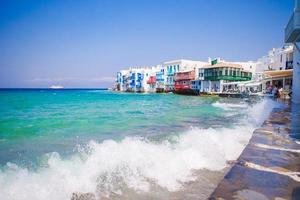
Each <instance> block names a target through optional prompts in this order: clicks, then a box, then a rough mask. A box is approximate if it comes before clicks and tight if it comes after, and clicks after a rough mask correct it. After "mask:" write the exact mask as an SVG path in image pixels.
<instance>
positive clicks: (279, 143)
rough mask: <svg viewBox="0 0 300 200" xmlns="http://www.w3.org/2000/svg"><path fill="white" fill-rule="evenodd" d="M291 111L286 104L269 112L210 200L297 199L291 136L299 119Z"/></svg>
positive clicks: (298, 150)
mask: <svg viewBox="0 0 300 200" xmlns="http://www.w3.org/2000/svg"><path fill="white" fill-rule="evenodd" d="M291 110H292V106H291V105H288V106H287V107H285V108H276V109H274V110H273V111H272V113H271V114H270V116H269V118H268V119H267V120H266V121H265V122H264V123H263V125H262V126H261V128H258V129H256V130H255V131H254V133H253V136H252V138H251V140H250V141H249V144H248V145H247V146H246V148H245V149H244V151H243V152H242V154H241V155H240V157H239V159H238V160H237V161H236V163H235V164H234V166H233V167H232V168H231V169H230V171H229V172H228V173H227V175H226V176H225V177H224V179H223V180H222V181H221V182H220V183H219V185H218V186H217V188H216V189H215V191H214V192H213V193H212V194H211V196H210V198H209V199H210V200H223V199H226V200H229V199H237V200H269V199H272V200H282V199H292V200H296V199H297V200H299V199H300V142H299V140H298V141H297V140H295V139H293V138H292V137H291V135H292V134H295V132H294V131H291V130H292V128H293V125H295V124H296V125H297V126H298V127H299V126H300V119H299V115H298V114H297V116H296V117H295V115H294V112H295V110H293V114H292V112H291ZM297 112H299V110H297ZM293 116H294V118H293ZM296 134H298V132H296ZM299 134H300V132H299Z"/></svg>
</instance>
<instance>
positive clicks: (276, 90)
mask: <svg viewBox="0 0 300 200" xmlns="http://www.w3.org/2000/svg"><path fill="white" fill-rule="evenodd" d="M272 95H273V97H274V98H277V97H278V88H277V85H275V86H274V88H273V90H272Z"/></svg>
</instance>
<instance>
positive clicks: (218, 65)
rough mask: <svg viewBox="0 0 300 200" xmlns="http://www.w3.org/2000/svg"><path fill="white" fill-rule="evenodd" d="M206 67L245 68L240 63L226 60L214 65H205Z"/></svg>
mask: <svg viewBox="0 0 300 200" xmlns="http://www.w3.org/2000/svg"><path fill="white" fill-rule="evenodd" d="M203 67H204V68H219V67H232V68H240V69H243V67H242V65H240V64H235V63H224V62H219V63H217V64H214V65H204V66H203Z"/></svg>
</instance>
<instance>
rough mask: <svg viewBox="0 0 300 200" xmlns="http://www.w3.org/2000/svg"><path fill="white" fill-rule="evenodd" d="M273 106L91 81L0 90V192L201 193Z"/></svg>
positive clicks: (48, 195)
mask: <svg viewBox="0 0 300 200" xmlns="http://www.w3.org/2000/svg"><path fill="white" fill-rule="evenodd" d="M274 106H275V103H273V102H266V100H264V101H255V102H252V101H251V102H248V101H244V100H241V99H220V98H217V97H194V96H180V95H174V94H133V93H116V92H111V91H107V90H92V89H90V90H47V89H26V90H22V89H18V90H4V89H3V90H0V194H1V195H2V197H1V199H70V198H71V195H72V193H73V192H83V193H85V192H90V193H93V194H94V195H95V196H96V197H97V198H99V199H106V198H109V199H174V198H180V197H186V196H184V195H186V193H185V191H187V190H189V193H193V192H194V193H195V194H196V196H197V197H201V198H205V197H207V195H208V194H209V192H211V190H212V189H213V188H214V187H215V186H216V184H217V180H218V179H219V177H221V176H222V175H223V173H222V172H223V171H224V169H226V166H227V161H229V160H234V159H236V158H237V157H238V155H239V154H240V153H241V151H242V149H243V148H244V147H245V145H246V144H247V142H248V140H249V138H250V137H251V134H252V131H253V130H254V128H255V127H257V126H259V125H260V123H262V122H263V120H264V119H265V118H266V117H267V116H268V114H269V112H270V111H271V110H272V108H273V107H274ZM261 110H264V112H260V111H261ZM186 183H194V184H195V185H197V184H198V187H202V188H203V190H202V191H201V189H199V188H197V190H192V189H191V188H189V187H188V186H187V184H186ZM201 198H200V199H201ZM190 199H194V198H192V197H191V198H190ZM195 199H199V198H195Z"/></svg>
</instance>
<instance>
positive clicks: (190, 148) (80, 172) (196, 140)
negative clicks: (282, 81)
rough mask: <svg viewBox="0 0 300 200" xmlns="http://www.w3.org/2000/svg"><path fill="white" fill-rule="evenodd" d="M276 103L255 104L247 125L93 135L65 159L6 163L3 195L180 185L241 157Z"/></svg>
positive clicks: (52, 195) (57, 195) (105, 192)
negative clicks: (34, 164)
mask: <svg viewBox="0 0 300 200" xmlns="http://www.w3.org/2000/svg"><path fill="white" fill-rule="evenodd" d="M274 106H275V103H270V102H269V101H262V102H261V103H258V104H256V105H255V106H253V107H252V108H251V109H249V116H248V120H247V121H245V122H244V123H243V124H244V125H241V126H236V127H234V128H219V129H212V128H209V129H199V128H196V127H192V128H191V129H190V130H188V131H187V132H185V133H183V134H181V135H179V136H173V137H172V138H170V139H169V140H164V141H160V142H153V141H148V140H146V139H144V138H138V137H127V138H125V139H123V140H122V141H120V142H116V141H114V140H106V141H104V142H102V143H97V142H95V141H91V142H89V144H88V145H87V147H85V148H82V149H80V150H79V151H78V153H76V154H74V155H73V156H72V157H69V158H67V159H62V158H61V157H60V155H59V154H58V153H51V154H48V155H46V156H45V159H44V162H42V163H41V167H40V168H39V169H37V170H35V171H32V170H28V169H26V168H21V167H19V166H17V165H15V164H13V163H8V164H7V166H6V168H5V169H3V170H2V171H0V194H1V199H3V200H5V199H20V200H21V199H31V200H35V199H39V200H43V199H56V200H60V199H70V197H71V194H72V193H73V192H93V193H95V194H97V195H96V196H109V195H110V194H112V193H114V194H122V192H123V189H124V188H125V187H127V188H130V189H133V190H135V191H137V192H147V191H149V189H150V186H151V184H156V185H159V186H160V187H163V188H165V189H167V190H169V191H177V190H180V189H181V188H182V183H184V182H187V181H193V180H194V179H195V176H194V175H193V170H199V169H209V170H222V169H223V168H224V167H226V161H228V160H234V159H237V157H238V156H239V155H240V153H241V152H242V150H243V149H244V147H245V146H246V144H247V143H248V141H249V139H250V137H251V135H252V132H253V130H254V128H255V127H256V125H258V124H260V123H261V122H262V121H263V120H264V119H265V118H266V117H267V116H268V115H269V113H270V111H271V110H272V108H273V107H274ZM266 108H267V109H266ZM250 110H251V112H250ZM261 113H263V115H261ZM229 123H230V122H229Z"/></svg>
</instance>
